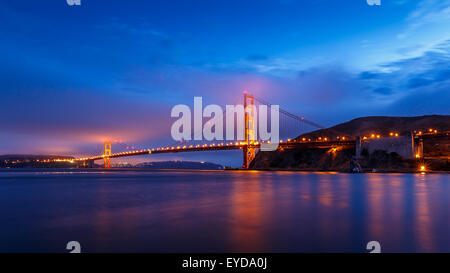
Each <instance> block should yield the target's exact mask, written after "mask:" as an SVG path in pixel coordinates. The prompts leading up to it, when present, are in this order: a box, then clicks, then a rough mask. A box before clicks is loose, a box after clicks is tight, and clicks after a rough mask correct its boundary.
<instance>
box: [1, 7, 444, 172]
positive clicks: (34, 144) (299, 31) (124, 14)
mask: <svg viewBox="0 0 450 273" xmlns="http://www.w3.org/2000/svg"><path fill="white" fill-rule="evenodd" d="M0 33H1V35H0V94H1V96H2V98H1V100H0V153H2V154H4V153H57V154H77V155H79V154H89V153H92V152H93V150H95V147H98V146H99V143H101V141H102V140H103V139H105V138H113V139H120V140H123V141H125V142H127V143H134V144H135V145H136V146H137V147H149V146H152V145H157V144H167V143H168V140H170V125H171V123H172V122H173V120H172V119H171V118H170V110H171V108H172V106H174V105H176V104H179V103H184V104H190V105H192V102H193V96H203V99H204V102H205V103H215V104H220V105H224V104H225V103H233V102H234V101H236V98H237V97H239V96H240V95H241V94H242V90H244V89H247V90H249V92H252V93H255V94H257V95H258V96H260V97H263V98H265V99H266V100H268V101H271V102H272V103H276V104H280V105H281V106H282V107H283V108H285V109H287V110H289V111H291V112H293V113H295V114H298V115H302V116H305V117H307V118H309V119H310V120H313V121H316V122H317V123H320V124H323V125H326V126H328V125H333V124H335V123H339V122H343V121H347V120H350V119H352V118H356V117H359V116H366V115H395V116H414V115H424V114H449V112H450V111H449V106H448V105H449V104H448V101H449V97H450V95H449V87H450V81H449V80H448V79H449V76H450V65H449V64H450V55H449V49H450V1H449V0H440V1H438V0H417V1H413V0H390V1H388V0H382V1H381V6H369V5H367V3H366V1H365V0H349V1H332V0H330V1H326V0H315V1H294V0H281V1H261V0H260V1H247V0H240V1H215V0H208V1H200V0H197V1H188V0H181V1H170V0H169V1H126V2H125V1H88V0H82V2H81V6H68V5H67V4H66V2H65V1H63V0H53V1H2V2H1V3H0ZM170 142H171V141H170ZM113 149H114V148H113ZM162 158H164V159H166V158H179V159H195V160H203V159H206V160H210V161H215V162H219V163H222V164H228V165H239V164H240V159H241V157H240V156H239V155H238V156H235V154H232V153H230V152H227V153H222V154H214V155H212V154H200V155H193V154H190V155H183V156H181V155H175V156H171V157H162ZM152 159H153V158H152ZM155 159H161V158H156V157H155ZM146 160H149V158H146Z"/></svg>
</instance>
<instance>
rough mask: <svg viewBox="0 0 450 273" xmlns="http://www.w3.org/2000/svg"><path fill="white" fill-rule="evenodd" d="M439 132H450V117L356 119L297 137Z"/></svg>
mask: <svg viewBox="0 0 450 273" xmlns="http://www.w3.org/2000/svg"><path fill="white" fill-rule="evenodd" d="M431 128H432V129H436V130H438V131H441V132H442V131H448V130H450V115H428V116H417V117H387V116H372V117H361V118H356V119H353V120H351V121H348V122H344V123H340V124H338V125H336V126H333V127H330V128H327V129H321V130H316V131H313V132H310V133H307V134H303V135H300V136H298V137H297V139H301V138H304V137H305V138H314V139H315V138H317V137H329V138H330V139H331V138H333V139H335V138H336V137H338V136H343V135H348V136H353V137H356V136H370V134H380V135H384V136H386V135H389V133H390V132H397V133H399V134H401V135H403V134H406V133H408V132H410V131H426V130H428V129H431Z"/></svg>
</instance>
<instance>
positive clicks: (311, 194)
mask: <svg viewBox="0 0 450 273" xmlns="http://www.w3.org/2000/svg"><path fill="white" fill-rule="evenodd" d="M449 212H450V179H449V175H448V174H441V175H440V174H427V175H421V174H334V173H298V172H239V171H173V172H170V171H167V172H166V171H116V172H100V171H98V172H95V171H94V172H80V171H76V172H70V171H61V170H59V171H49V172H34V171H33V172H18V171H15V172H10V171H8V172H6V171H2V172H0V219H1V222H0V252H67V250H65V247H66V244H67V242H68V241H72V240H75V241H79V242H80V243H81V247H82V251H83V252H366V249H365V246H366V244H367V242H368V241H372V240H377V241H379V242H380V243H381V247H382V251H384V252H450V214H449Z"/></svg>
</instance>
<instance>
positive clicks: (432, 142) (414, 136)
mask: <svg viewBox="0 0 450 273" xmlns="http://www.w3.org/2000/svg"><path fill="white" fill-rule="evenodd" d="M449 130H450V115H429V116H417V117H386V116H372V117H361V118H356V119H353V120H351V121H348V122H344V123H341V124H338V125H336V126H333V127H330V128H327V129H321V130H317V131H313V132H310V133H307V134H303V135H300V136H298V137H297V138H296V139H295V140H292V141H298V142H302V141H306V142H307V141H308V140H318V139H322V140H323V139H328V140H336V139H339V138H341V139H342V137H343V136H344V137H345V136H346V137H347V139H350V138H352V139H356V138H357V137H360V139H361V141H363V142H364V141H366V142H370V141H372V142H377V141H378V142H380V143H382V142H383V141H384V142H385V143H386V144H385V145H384V146H383V145H378V146H374V145H373V143H372V147H375V148H372V149H365V148H364V147H368V146H361V147H362V149H361V150H360V154H359V155H357V154H356V152H357V151H356V150H357V149H356V147H355V146H356V145H354V146H353V147H343V148H340V149H339V148H338V149H330V148H323V149H321V148H298V149H297V148H296V149H289V150H278V151H275V152H259V153H258V154H257V155H256V158H255V160H254V161H253V163H252V165H251V168H252V169H259V170H302V171H338V172H374V171H376V172H417V171H419V170H420V169H421V168H425V170H426V171H438V172H439V171H443V172H449V171H450V164H449V159H450V137H449ZM396 135H397V136H398V138H401V137H404V139H406V140H412V141H413V142H414V143H415V144H416V146H418V145H419V144H420V145H422V150H421V152H420V154H418V155H414V157H411V156H405V155H403V156H402V155H400V154H399V153H397V152H392V146H393V145H394V144H392V141H389V138H392V139H393V140H394V141H395V136H396ZM408 136H410V138H409V139H408ZM420 136H422V137H420ZM419 139H421V140H420V142H422V143H419ZM386 140H388V141H386Z"/></svg>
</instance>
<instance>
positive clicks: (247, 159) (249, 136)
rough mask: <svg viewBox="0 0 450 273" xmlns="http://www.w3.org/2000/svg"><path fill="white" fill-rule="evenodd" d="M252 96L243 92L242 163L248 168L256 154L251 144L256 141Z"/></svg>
mask: <svg viewBox="0 0 450 273" xmlns="http://www.w3.org/2000/svg"><path fill="white" fill-rule="evenodd" d="M254 101H255V100H254V97H253V96H252V95H248V94H247V93H246V92H244V111H245V118H244V132H245V140H244V141H245V146H244V149H243V150H244V164H243V166H242V167H243V168H244V169H248V168H249V167H250V163H251V162H252V161H253V159H254V158H255V155H256V149H255V148H253V147H251V145H252V144H253V143H254V142H255V141H256V134H255V110H256V109H255V105H254Z"/></svg>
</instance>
